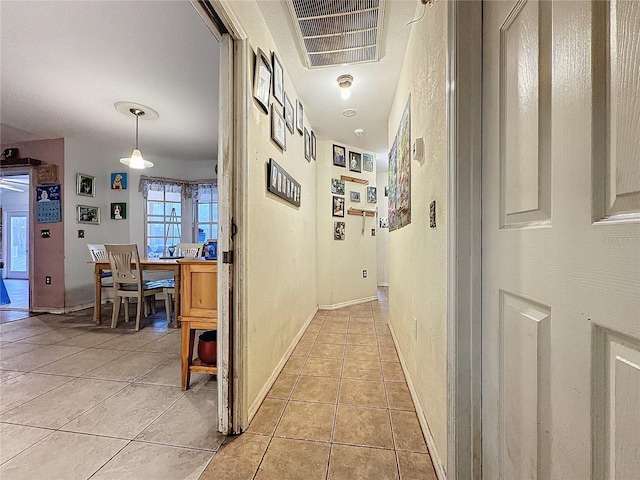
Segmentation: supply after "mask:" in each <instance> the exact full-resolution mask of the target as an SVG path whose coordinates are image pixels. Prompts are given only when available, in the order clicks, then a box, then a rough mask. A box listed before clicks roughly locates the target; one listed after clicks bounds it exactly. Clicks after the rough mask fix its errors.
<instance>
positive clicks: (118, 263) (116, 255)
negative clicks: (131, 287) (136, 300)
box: [105, 243, 142, 288]
mask: <svg viewBox="0 0 640 480" xmlns="http://www.w3.org/2000/svg"><path fill="white" fill-rule="evenodd" d="M105 249H106V250H107V253H108V255H109V265H110V266H111V271H112V273H113V282H114V284H119V285H120V284H131V283H135V284H137V285H138V288H141V287H142V275H141V270H140V255H138V246H137V245H136V244H135V243H131V244H117V245H105ZM132 266H133V267H134V268H132ZM116 288H119V286H118V287H116Z"/></svg>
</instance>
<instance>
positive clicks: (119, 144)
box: [0, 0, 421, 168]
mask: <svg viewBox="0 0 640 480" xmlns="http://www.w3.org/2000/svg"><path fill="white" fill-rule="evenodd" d="M234 1H241V0H234ZM258 5H259V6H260V9H261V12H262V14H263V16H264V17H265V19H266V22H267V25H268V27H269V29H270V30H271V32H272V35H273V37H274V39H275V42H276V45H277V48H278V51H279V52H280V57H281V58H280V60H281V63H282V64H283V65H284V68H285V69H286V71H287V74H288V75H289V77H290V78H291V79H292V80H293V82H294V83H295V85H296V90H297V92H298V94H299V95H300V100H301V101H302V102H303V105H304V108H305V113H306V114H307V116H308V118H309V121H310V123H311V126H312V128H313V130H314V132H315V133H316V136H317V137H318V139H319V140H325V139H332V140H335V141H336V142H338V143H345V144H348V145H353V146H355V147H359V148H362V149H363V150H369V151H373V152H376V153H377V154H378V157H379V159H381V160H382V164H380V165H379V168H380V167H383V168H386V167H384V166H383V165H384V163H385V162H384V160H386V153H387V151H388V146H387V137H388V135H387V117H388V114H389V110H390V108H391V103H392V101H393V95H394V92H395V89H396V85H397V81H398V77H399V73H400V69H401V67H402V61H403V59H404V52H405V48H406V43H407V40H408V36H409V31H410V27H405V26H404V25H405V24H406V23H407V22H409V21H410V20H411V19H412V18H413V17H414V14H415V13H416V12H417V11H418V12H420V11H421V9H420V8H419V7H420V2H419V1H418V0H387V1H386V2H385V19H384V21H385V25H384V33H383V44H382V48H383V53H382V59H381V60H380V61H379V62H375V63H368V64H358V65H350V66H347V67H330V68H323V69H313V70H309V69H307V68H306V67H304V66H303V65H304V63H303V60H302V58H303V57H302V54H301V52H300V50H299V46H298V44H297V42H296V41H295V40H294V39H295V30H294V26H293V20H292V19H291V15H290V13H289V10H288V7H287V5H286V3H285V2H284V1H283V0H277V1H276V0H261V1H259V2H258ZM0 22H1V32H0V34H1V38H0V41H1V44H2V55H1V58H0V68H1V70H0V82H1V83H0V85H1V91H0V106H1V108H0V123H1V124H2V129H1V130H0V135H1V137H2V139H1V140H2V143H12V142H18V141H27V140H33V139H42V138H59V137H71V138H78V139H86V140H89V141H92V142H95V143H98V144H102V145H104V146H105V148H110V149H111V150H112V151H113V157H114V159H116V158H120V157H123V156H128V155H129V154H130V153H131V149H132V148H133V145H134V143H135V120H134V119H133V117H129V116H125V115H123V114H121V113H119V112H118V111H117V110H116V109H115V108H114V106H113V105H114V103H115V102H118V101H129V102H136V103H141V104H143V105H147V106H149V107H151V108H153V109H155V110H156V111H157V112H158V113H159V114H160V118H159V119H158V120H153V121H147V120H143V119H141V120H140V149H141V150H142V152H143V154H144V156H145V158H146V159H148V160H151V161H153V158H154V157H163V158H171V159H179V160H182V159H184V160H189V159H197V160H201V159H212V158H215V157H216V151H217V131H218V127H217V111H218V102H217V94H218V62H219V48H218V42H217V40H216V39H215V37H214V36H213V35H212V34H211V32H209V30H208V29H207V27H206V26H205V24H204V22H203V21H202V19H201V18H200V17H199V15H198V13H197V12H196V10H195V9H194V7H193V6H192V5H191V4H190V2H188V1H140V2H137V1H126V2H120V1H118V2H103V1H83V2H59V1H54V2H48V1H45V2H22V1H7V0H2V1H0ZM256 46H260V45H256ZM263 48H264V47H263ZM344 73H350V74H351V75H353V77H354V82H353V86H352V96H351V98H350V99H349V100H342V99H341V98H340V89H339V87H338V84H337V81H336V79H337V77H338V76H339V75H341V74H344ZM287 89H288V86H287V85H286V83H285V90H287ZM345 108H354V109H356V111H357V115H356V116H355V117H352V118H345V117H344V116H343V115H342V111H343V110H344V109H345ZM356 128H363V129H364V130H365V135H364V136H363V137H356V136H355V135H354V133H353V132H354V130H355V129H356Z"/></svg>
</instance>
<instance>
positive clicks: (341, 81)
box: [338, 74, 353, 100]
mask: <svg viewBox="0 0 640 480" xmlns="http://www.w3.org/2000/svg"><path fill="white" fill-rule="evenodd" d="M352 83H353V77H352V76H351V75H349V74H345V75H340V76H339V77H338V86H339V87H340V88H341V89H342V92H340V96H341V97H342V98H343V100H346V99H348V98H349V97H350V96H351V84H352Z"/></svg>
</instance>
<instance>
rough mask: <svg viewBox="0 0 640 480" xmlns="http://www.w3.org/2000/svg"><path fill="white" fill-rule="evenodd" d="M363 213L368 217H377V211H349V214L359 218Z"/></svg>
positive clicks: (353, 209)
mask: <svg viewBox="0 0 640 480" xmlns="http://www.w3.org/2000/svg"><path fill="white" fill-rule="evenodd" d="M363 213H364V214H366V216H367V217H375V216H376V212H375V210H362V209H361V208H350V209H349V210H347V214H349V215H357V216H359V217H361V216H362V214H363Z"/></svg>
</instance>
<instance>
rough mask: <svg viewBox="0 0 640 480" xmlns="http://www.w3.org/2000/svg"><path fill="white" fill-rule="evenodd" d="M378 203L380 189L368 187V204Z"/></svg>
mask: <svg viewBox="0 0 640 480" xmlns="http://www.w3.org/2000/svg"><path fill="white" fill-rule="evenodd" d="M377 201H378V189H377V188H376V187H367V203H376V202H377Z"/></svg>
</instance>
